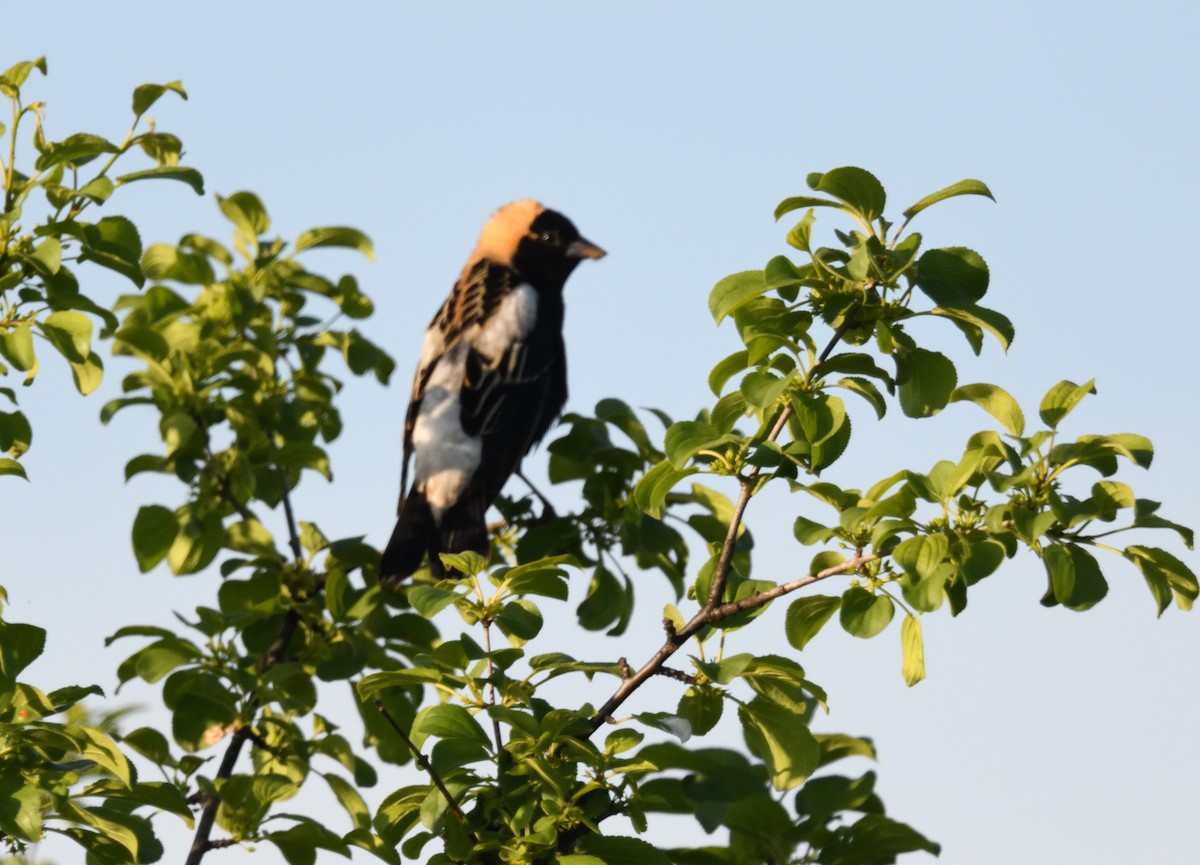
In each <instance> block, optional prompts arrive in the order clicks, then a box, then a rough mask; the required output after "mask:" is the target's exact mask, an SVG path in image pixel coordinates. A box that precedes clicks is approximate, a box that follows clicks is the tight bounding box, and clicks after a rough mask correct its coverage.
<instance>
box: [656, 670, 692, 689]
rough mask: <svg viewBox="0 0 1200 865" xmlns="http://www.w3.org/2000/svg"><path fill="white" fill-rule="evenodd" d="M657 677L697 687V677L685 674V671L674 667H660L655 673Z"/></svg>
mask: <svg viewBox="0 0 1200 865" xmlns="http://www.w3.org/2000/svg"><path fill="white" fill-rule="evenodd" d="M654 674H655V675H656V676H665V677H666V678H668V679H674V680H675V681H676V682H683V683H684V684H685V685H695V684H696V677H695V676H693V675H691V674H689V673H685V672H684V671H683V670H676V669H675V668H674V667H659V668H658V669H657V670H655V671H654Z"/></svg>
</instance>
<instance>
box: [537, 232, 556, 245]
mask: <svg viewBox="0 0 1200 865" xmlns="http://www.w3.org/2000/svg"><path fill="white" fill-rule="evenodd" d="M538 240H540V241H541V242H542V243H548V244H550V245H551V246H558V233H557V232H554V231H543V232H542V233H541V234H540V235H539V236H538Z"/></svg>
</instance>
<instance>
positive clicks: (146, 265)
mask: <svg viewBox="0 0 1200 865" xmlns="http://www.w3.org/2000/svg"><path fill="white" fill-rule="evenodd" d="M141 267H142V270H143V271H144V272H145V274H146V276H147V278H149V279H173V280H175V281H176V282H183V283H187V284H189V285H208V284H210V283H212V282H214V281H215V279H216V276H215V274H214V273H213V269H212V265H211V264H210V263H209V260H208V257H207V256H205V255H201V254H199V253H195V252H187V251H185V250H182V249H178V248H176V247H174V246H169V245H167V244H165V243H156V244H154V245H153V246H151V247H150V248H149V249H147V250H146V252H145V254H144V255H143V256H142V261H141Z"/></svg>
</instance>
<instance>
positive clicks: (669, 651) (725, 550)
mask: <svg viewBox="0 0 1200 865" xmlns="http://www.w3.org/2000/svg"><path fill="white" fill-rule="evenodd" d="M849 327H850V321H849V319H846V320H843V321H842V323H841V324H840V325H839V326H838V328H837V330H835V331H834V333H833V337H832V338H831V339H830V340H829V344H828V345H826V346H825V349H824V350H823V351H822V352H821V354H820V355H819V356H818V357H817V360H816V361H815V362H814V364H813V366H814V367H815V366H818V365H820V364H822V363H824V362H825V360H826V359H828V357H829V355H830V354H831V353H832V352H833V350H834V348H835V347H836V346H837V344H838V342H839V341H840V340H841V338H842V336H843V334H845V332H846V331H847V330H848V329H849ZM791 415H792V404H791V403H790V402H789V403H788V404H787V405H785V406H784V407H783V411H781V412H780V413H779V417H778V418H776V419H775V424H774V425H773V426H772V428H771V432H770V433H769V434H768V435H767V441H775V439H777V438H778V437H779V435H780V434H781V433H782V432H783V430H784V428H785V427H786V426H787V422H788V419H789V418H790V417H791ZM760 471H761V467H760V466H754V467H753V468H752V469H751V470H750V471H749V472H747V473H746V474H745V475H743V476H741V477H740V478H739V479H738V480H739V482H740V483H741V493H740V494H739V496H738V500H737V504H735V505H734V508H733V515H732V516H731V517H730V520H729V530H728V531H727V532H726V533H725V543H724V544H723V545H722V547H721V553H720V555H719V556H718V558H717V563H716V566H715V567H714V568H713V578H712V587H711V588H710V589H709V593H708V597H707V598H706V599H705V602H704V606H703V608H701V609H700V610H699V611H698V612H697V613H696V614H695V615H694V616H692V619H691V621H689V622H688V623H687V624H686V625H684V627H683V629H682V630H678V631H676V630H674V629H671V628H669V629H668V630H667V638H666V641H665V642H663V644H662V646H660V647H659V649H658V651H657V652H655V653H654V656H653V657H652V658H650V660H649V661H647V662H646V663H645V664H644V665H643V666H642V668H641V669H640V670H638V671H637V672H636V673H634V674H633V675H632V676H628V677H626V678H624V680H623V681H622V682H621V684H620V686H619V687H618V688H617V690H616V691H614V692H613V695H612V696H611V697H609V698H608V701H607V702H606V703H605V704H604V705H603V706H601V707H600V708H599V709H598V710H597V711H596V714H594V715H593V716H592V717H591V719H590V720H589V721H588V728H589V733H595V732H596V731H597V730H598V729H600V726H601V725H602V724H604V723H605V722H606V721H608V720H609V718H611V717H612V713H613V712H614V711H616V709H617V707H619V706H620V705H621V704H622V703H624V702H625V700H627V699H628V698H629V695H630V694H632V693H633V692H634V691H636V690H637V689H638V688H639V687H641V685H642V683H643V682H645V681H646V680H647V679H649V678H650V677H651V676H653V675H655V674H656V673H658V672H659V671H660V670H661V669H662V668H663V665H664V664H665V663H666V662H667V659H669V658H670V657H671V656H672V655H674V654H675V652H676V651H678V650H679V647H680V646H682V645H683V644H684V643H686V642H687V641H688V640H689V639H690V638H691V637H692V636H693V635H695V634H696V633H697V632H699V631H700V630H701V629H702V628H705V627H707V626H708V625H711V624H712V623H714V622H718V621H720V620H722V619H725V618H728V617H729V616H732V615H734V614H735V613H739V612H741V611H742V610H749V609H753V608H755V607H759V606H762V605H763V604H765V603H767V602H768V601H770V600H772V599H773V598H777V597H779V596H780V595H784V594H787V593H788V592H791V591H795V590H796V589H798V588H800V587H801V586H806V585H808V584H809V583H813V582H816V581H817V580H820V579H824V578H825V577H828V576H832V575H833V574H840V573H845V572H846V571H852V570H854V569H855V568H857V567H858V566H859V565H862V564H865V563H866V562H869V561H874V560H875V559H876V558H877V557H876V556H867V557H864V556H861V555H860V556H856V557H855V558H853V559H850V560H849V561H847V562H843V563H842V564H841V565H837V566H835V567H834V568H827V569H826V570H825V571H821V572H820V573H819V574H809V575H807V576H805V577H801V578H800V579H799V580H793V581H792V582H791V583H785V584H784V585H782V586H776V587H775V588H773V589H770V590H768V591H766V592H759V593H758V594H755V595H751V596H750V597H748V598H743V599H742V600H740V601H731V602H729V603H727V604H722V603H721V598H722V597H723V596H724V593H725V584H726V581H727V579H728V577H729V571H730V568H731V567H732V564H733V551H734V547H735V546H736V545H737V538H738V534H739V533H740V531H741V527H742V517H743V516H744V514H745V511H746V507H747V505H749V503H750V498H751V496H753V495H754V487H755V485H756V481H757V478H758V475H759V472H760Z"/></svg>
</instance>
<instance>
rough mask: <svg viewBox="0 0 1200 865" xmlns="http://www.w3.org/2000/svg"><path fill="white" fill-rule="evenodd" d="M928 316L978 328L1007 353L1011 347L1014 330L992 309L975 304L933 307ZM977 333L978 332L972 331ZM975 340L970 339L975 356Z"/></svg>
mask: <svg viewBox="0 0 1200 865" xmlns="http://www.w3.org/2000/svg"><path fill="white" fill-rule="evenodd" d="M929 315H936V316H939V317H941V318H949V319H952V320H953V321H954V323H955V324H958V325H963V324H965V325H968V327H969V328H979V329H980V330H986V331H987V332H988V333H990V334H991V335H992V336H994V337H996V339H997V340H998V341H999V343H1000V345H1002V346H1003V347H1004V350H1005V351H1008V349H1009V347H1010V346H1011V345H1012V341H1013V338H1014V337H1015V336H1016V329H1015V328H1014V327H1013V324H1012V322H1011V321H1009V320H1008V318H1007V317H1006V316H1004V315H1001V314H1000V313H998V312H996V311H995V310H993V309H988V308H987V307H983V306H976V305H975V304H964V305H963V306H952V307H941V306H938V307H934V308H933V309H931V310H930V311H929ZM973 333H978V331H973ZM977 342H978V340H977V339H975V338H974V337H972V339H971V344H972V349H973V350H974V351H975V353H976V354H979V351H980V348H979V346H978V345H976V343H977Z"/></svg>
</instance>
